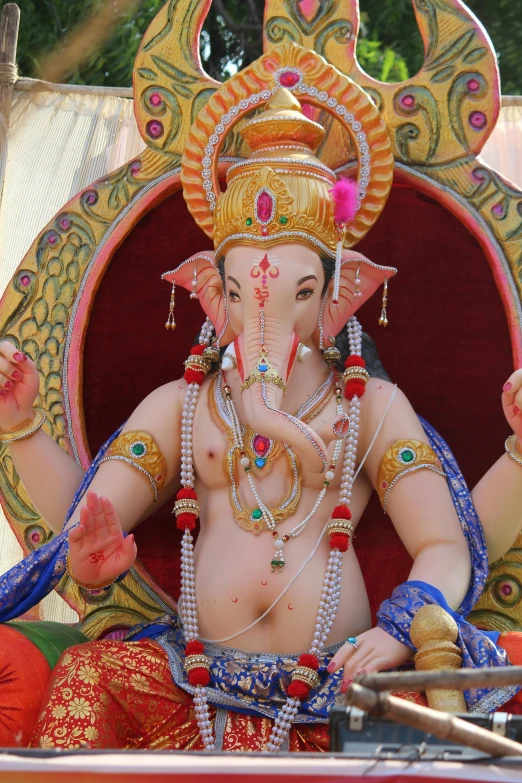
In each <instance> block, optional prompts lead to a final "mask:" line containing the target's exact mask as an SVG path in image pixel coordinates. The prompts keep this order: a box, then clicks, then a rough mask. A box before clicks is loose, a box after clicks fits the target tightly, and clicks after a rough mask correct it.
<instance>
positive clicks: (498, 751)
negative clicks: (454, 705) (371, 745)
mask: <svg viewBox="0 0 522 783" xmlns="http://www.w3.org/2000/svg"><path fill="white" fill-rule="evenodd" d="M346 699H347V702H348V704H351V705H353V706H354V707H359V709H361V710H364V711H365V712H368V713H369V714H370V715H374V716H376V717H379V718H389V719H390V720H393V721H395V722H396V723H402V724H403V725H405V726H411V727H412V728H414V729H420V730H421V731H425V732H426V733H427V734H433V736H434V737H437V738H438V739H440V740H449V741H450V742H454V743H455V744H457V745H465V746H467V747H470V748H475V749H476V750H479V751H481V752H482V753H488V754H489V755H490V756H522V745H520V744H519V743H518V742H514V741H513V740H510V739H506V738H505V737H500V736H499V735H498V734H493V732H492V731H488V729H483V728H481V727H480V726H474V725H473V724H471V723H467V722H466V721H464V720H462V719H461V718H455V717H454V716H453V715H450V714H449V713H448V712H438V711H437V710H432V709H430V708H429V707H421V706H420V705H419V704H412V703H411V702H409V701H406V700H405V699H399V698H397V697H396V696H389V695H388V694H385V693H376V692H375V691H371V690H369V689H368V688H363V687H362V686H361V685H358V684H357V683H352V684H351V685H350V687H349V688H348V691H347V692H346Z"/></svg>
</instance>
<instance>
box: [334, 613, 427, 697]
mask: <svg viewBox="0 0 522 783" xmlns="http://www.w3.org/2000/svg"><path fill="white" fill-rule="evenodd" d="M357 644H358V649H355V647H354V646H353V645H352V644H349V643H348V644H344V645H343V646H342V647H341V649H340V650H338V651H337V652H336V653H335V655H334V657H333V658H332V660H331V662H330V664H329V666H328V671H329V672H336V671H338V670H339V669H341V668H342V667H343V666H344V672H343V682H342V685H341V691H342V692H343V693H344V692H345V690H346V689H347V687H348V685H349V684H350V682H351V681H352V680H353V678H354V677H355V676H356V675H357V674H363V673H364V674H370V672H380V671H385V670H387V669H395V668H396V667H397V666H402V665H403V664H404V663H406V661H408V660H409V659H410V658H411V656H412V654H413V653H412V651H411V650H410V648H409V647H406V645H405V644H401V643H400V642H398V641H397V640H396V639H394V638H393V636H390V634H389V633H386V631H383V630H382V628H372V629H371V630H370V631H365V633H361V634H359V636H357Z"/></svg>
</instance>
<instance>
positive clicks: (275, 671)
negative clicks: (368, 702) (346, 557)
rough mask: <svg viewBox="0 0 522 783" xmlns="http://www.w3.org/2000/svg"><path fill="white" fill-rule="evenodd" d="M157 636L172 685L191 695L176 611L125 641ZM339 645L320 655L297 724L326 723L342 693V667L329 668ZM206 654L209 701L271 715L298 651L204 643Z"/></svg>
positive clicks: (277, 706)
mask: <svg viewBox="0 0 522 783" xmlns="http://www.w3.org/2000/svg"><path fill="white" fill-rule="evenodd" d="M147 638H148V639H151V638H152V639H155V641H156V642H157V643H158V644H160V645H161V647H162V648H163V649H164V650H165V653H166V655H167V657H168V660H169V663H170V671H171V675H172V679H173V680H174V682H175V684H176V685H177V686H178V687H180V688H182V689H183V690H184V691H186V692H187V693H189V694H193V693H195V688H194V686H192V685H190V683H189V682H188V679H187V673H186V672H185V668H184V661H185V653H184V646H185V643H184V638H183V630H182V627H181V622H180V620H179V618H178V617H177V616H176V615H167V616H165V617H164V618H161V619H160V620H157V621H156V623H155V624H154V625H153V626H147V625H145V626H143V628H142V629H140V630H137V631H136V630H134V631H133V632H132V633H131V634H130V635H129V636H128V637H127V639H131V640H134V641H136V640H142V639H147ZM340 646H341V643H339V644H335V645H331V646H330V647H327V648H326V649H325V650H324V652H323V653H322V654H321V655H320V656H319V669H318V670H317V673H318V675H319V685H318V687H317V688H314V689H313V691H312V693H311V695H310V698H309V699H307V700H306V701H305V702H303V704H302V705H301V708H300V710H299V714H298V715H297V716H296V722H297V723H317V722H319V723H326V722H327V721H328V713H329V711H330V708H331V706H332V704H334V703H335V701H336V700H338V701H339V703H342V702H343V699H342V697H341V693H340V688H341V676H342V670H341V671H339V672H335V673H333V674H330V673H329V672H327V670H326V667H327V666H328V664H329V662H330V660H331V659H332V656H333V655H334V653H335V652H337V650H338V649H339V647H340ZM205 654H206V655H207V656H208V657H209V658H210V660H211V666H210V674H211V686H210V687H209V688H207V700H208V703H209V704H212V705H213V706H214V707H217V708H224V709H227V708H230V709H233V710H239V711H240V712H244V713H247V714H249V715H258V716H266V717H268V718H275V716H276V714H277V712H278V710H279V709H280V708H281V707H282V706H283V704H284V703H285V701H286V698H287V697H286V689H287V688H288V686H289V684H290V681H291V674H292V672H293V670H294V669H295V667H296V666H297V660H298V658H299V655H277V654H276V653H246V652H243V651H242V650H236V649H235V648H234V647H225V646H224V645H221V644H214V643H208V642H207V643H206V644H205Z"/></svg>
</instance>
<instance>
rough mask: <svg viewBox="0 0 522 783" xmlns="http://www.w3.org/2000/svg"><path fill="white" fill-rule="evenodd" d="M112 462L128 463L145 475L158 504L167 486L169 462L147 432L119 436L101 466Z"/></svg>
mask: <svg viewBox="0 0 522 783" xmlns="http://www.w3.org/2000/svg"><path fill="white" fill-rule="evenodd" d="M112 460H119V461H121V462H126V463H127V465H132V467H133V468H136V470H139V471H140V473H143V475H144V476H146V477H147V478H148V480H149V481H150V486H151V489H152V494H153V496H154V502H156V500H157V499H158V496H159V494H160V492H161V491H162V489H163V488H164V486H165V478H166V475H167V461H166V460H165V457H164V456H163V454H162V453H161V451H160V449H159V447H158V445H157V444H156V443H155V441H154V439H153V438H152V437H151V436H150V435H149V434H148V433H147V432H142V431H141V430H139V431H134V432H126V433H125V434H123V435H119V436H118V437H117V438H116V439H115V440H114V441H113V442H112V443H111V445H110V446H109V448H108V450H107V453H106V454H105V456H104V457H103V459H102V460H100V464H101V463H102V462H110V461H112Z"/></svg>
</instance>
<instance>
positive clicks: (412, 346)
mask: <svg viewBox="0 0 522 783" xmlns="http://www.w3.org/2000/svg"><path fill="white" fill-rule="evenodd" d="M210 3H211V0H169V2H167V3H166V4H165V6H164V7H163V8H162V10H161V11H160V12H159V14H158V16H157V17H156V19H155V20H154V21H153V23H152V24H151V26H150V28H149V30H148V31H147V33H146V35H145V37H144V39H143V42H142V45H141V49H140V51H139V54H138V57H137V60H136V64H135V70H134V99H135V112H136V119H137V123H138V126H139V130H140V133H141V135H142V137H143V139H144V141H145V143H146V149H145V150H144V152H143V153H142V154H141V155H139V156H138V157H137V158H135V159H134V160H131V161H129V162H128V163H127V164H126V165H124V166H123V167H122V168H121V169H119V170H118V171H116V172H114V173H112V174H110V175H109V176H106V177H104V178H103V179H101V180H99V181H97V182H95V183H94V184H93V185H92V186H91V187H89V188H87V189H86V190H84V191H82V192H81V193H79V194H78V195H77V196H76V197H74V198H73V199H72V200H71V201H70V202H69V203H68V204H66V205H65V206H64V207H63V209H62V210H61V211H60V212H59V213H58V214H57V215H56V217H55V218H54V219H53V220H52V221H51V222H50V223H49V224H48V225H47V226H46V228H45V229H44V230H43V231H42V232H41V233H40V235H39V236H38V237H37V238H36V240H35V241H34V243H33V245H32V247H31V249H30V250H29V252H28V253H27V255H26V257H25V258H24V260H23V262H22V264H21V265H20V267H19V268H18V270H17V271H16V273H15V275H14V276H13V278H12V281H11V283H10V285H9V287H8V289H7V291H6V293H5V294H4V297H3V298H2V301H1V303H0V324H1V326H0V328H1V333H2V335H3V336H4V337H7V338H8V339H11V340H12V341H13V342H14V343H15V344H16V346H17V347H19V348H20V349H21V350H22V351H24V352H25V353H27V354H28V355H30V356H31V358H32V359H33V360H34V361H35V362H36V364H37V366H38V369H39V372H40V394H39V398H38V400H37V404H38V406H39V407H41V408H42V409H43V410H44V411H45V412H46V414H47V423H46V425H45V427H46V431H47V432H48V433H49V434H50V435H51V436H52V437H53V438H54V439H55V440H56V441H57V442H58V443H59V445H60V446H61V447H62V448H64V449H65V450H66V451H68V452H69V453H70V454H71V455H73V456H74V458H75V459H76V460H77V461H78V462H79V463H80V464H81V465H82V466H83V467H84V468H87V467H88V465H89V464H90V462H91V460H92V456H93V455H94V454H95V453H96V452H97V450H98V449H99V447H100V446H101V445H102V443H103V442H104V441H105V440H106V439H107V438H108V437H109V436H110V435H111V433H112V432H114V430H116V429H117V427H118V426H119V425H120V424H121V423H122V422H123V421H124V420H125V419H126V418H127V417H128V416H129V414H130V413H131V412H132V410H133V409H134V408H135V407H136V405H137V404H138V403H139V402H140V401H141V400H142V399H143V398H144V397H145V396H146V395H147V394H148V393H149V392H150V391H152V390H153V389H154V388H156V387H157V386H159V385H161V384H163V383H166V382H168V381H171V380H172V379H173V378H176V377H179V376H180V375H181V374H182V372H183V368H182V361H183V359H184V358H185V357H186V356H187V354H188V352H189V349H190V346H191V344H192V341H193V339H194V337H195V336H196V334H197V333H198V331H199V328H200V326H201V323H202V321H203V318H204V316H203V315H202V312H201V310H200V308H199V306H198V305H197V304H192V303H191V302H190V301H189V296H188V293H187V292H185V291H183V290H181V291H180V293H179V294H178V297H179V298H178V302H177V306H176V318H177V322H178V328H177V330H176V332H174V334H172V333H171V332H169V331H166V330H165V328H164V322H165V319H166V316H167V312H168V298H169V291H168V289H167V288H166V287H165V286H164V283H162V282H161V280H160V275H161V273H163V272H165V271H166V270H168V269H172V268H174V267H176V266H177V265H178V264H179V263H180V262H181V261H183V260H184V259H185V258H187V257H188V256H190V255H191V254H193V253H194V252H195V251H196V250H204V249H210V241H209V239H208V238H207V237H206V236H205V235H204V234H203V233H202V231H201V230H200V229H199V228H198V227H197V226H196V224H195V222H194V221H193V220H192V218H191V217H190V215H189V214H188V210H187V208H186V206H185V202H184V199H183V195H182V192H181V183H180V160H181V156H182V154H183V151H184V150H183V140H184V139H185V137H186V134H187V132H188V130H189V128H190V126H191V124H192V122H193V120H194V118H195V116H196V115H197V113H198V111H199V110H200V108H201V107H202V106H204V105H205V103H206V102H207V101H208V99H209V98H210V96H211V95H212V94H213V93H214V92H215V90H216V88H217V87H218V86H219V85H218V83H217V82H215V81H213V80H212V79H210V78H209V77H208V76H207V75H206V74H205V73H204V72H203V70H202V67H201V63H200V60H199V56H198V49H199V34H200V31H201V27H202V24H203V22H204V20H205V17H206V14H207V12H208V9H209V6H210ZM414 8H415V14H416V17H417V21H418V25H419V29H420V31H421V34H422V36H423V39H424V44H425V51H426V56H425V62H424V65H423V67H422V69H421V70H420V72H419V73H418V74H417V75H416V76H414V77H413V78H411V79H410V80H409V81H407V82H404V83H401V84H384V83H381V82H378V81H376V80H374V79H372V78H370V77H369V76H368V75H367V74H365V73H364V72H363V71H362V70H361V68H360V67H359V65H358V63H357V60H356V57H355V46H356V40H357V34H358V27H359V16H358V3H357V0H341V2H334V0H326V2H323V3H317V2H309V1H308V0H266V8H265V20H264V48H265V52H270V51H272V50H275V49H276V48H277V47H280V46H281V45H282V44H287V43H289V42H293V43H296V44H298V45H299V46H301V47H303V48H304V49H312V50H315V51H316V52H317V53H319V54H320V55H322V56H323V57H324V58H325V59H326V60H327V61H328V62H330V63H332V64H333V65H335V66H336V67H337V68H338V69H339V70H340V71H341V72H343V73H344V74H346V75H347V76H348V77H350V78H351V79H352V80H353V81H355V82H356V83H357V84H359V85H360V86H361V87H362V88H363V89H364V90H365V91H366V92H367V93H368V94H369V95H370V96H371V98H372V100H373V101H374V103H375V104H376V105H377V107H378V108H379V110H380V112H381V114H382V116H383V118H384V120H385V122H386V125H387V128H388V130H389V133H390V138H391V142H392V146H393V151H394V156H395V161H396V163H395V176H394V183H393V187H392V190H391V194H390V197H389V199H388V201H387V203H386V205H385V207H384V210H383V212H382V214H381V216H380V219H379V220H378V222H377V224H376V225H375V227H374V228H373V230H372V231H371V232H370V233H369V234H368V235H367V236H366V237H365V238H364V239H363V240H362V241H361V242H360V244H359V245H358V249H360V250H361V251H362V252H363V253H364V254H365V255H366V256H368V257H369V258H370V259H373V260H374V261H376V262H377V263H379V264H383V265H393V266H396V267H397V268H398V269H399V275H398V277H397V279H396V280H394V281H392V283H391V286H390V302H389V318H390V326H389V327H388V329H387V330H386V331H382V332H380V330H378V327H377V322H378V318H379V313H380V303H379V302H378V301H377V300H375V301H370V302H368V303H367V304H366V305H365V306H364V307H363V308H362V310H361V311H360V320H361V322H362V324H363V328H364V329H365V330H366V331H367V332H368V333H369V334H370V335H371V336H372V337H373V338H374V339H375V341H376V343H377V347H378V350H379V353H380V355H381V359H382V361H383V364H384V367H385V369H386V370H387V372H388V374H389V376H390V377H391V378H392V379H393V380H394V381H395V382H397V383H398V384H399V385H400V386H401V388H403V389H404V391H405V392H406V394H407V395H408V397H409V398H410V400H411V401H412V403H413V405H414V406H415V408H416V410H417V411H418V413H420V414H422V415H423V416H424V417H425V418H426V419H428V421H430V423H431V424H433V425H434V426H435V427H436V428H437V429H438V430H439V431H440V432H441V433H442V434H443V435H444V437H445V438H446V439H447V440H448V441H449V443H450V445H451V447H452V449H453V450H454V452H455V455H456V457H457V459H458V461H459V464H460V466H461V468H462V470H463V473H464V476H465V477H466V480H467V481H468V484H469V485H470V486H473V485H474V484H475V483H476V481H477V480H478V479H479V478H480V476H481V475H483V473H484V472H485V470H486V469H487V468H488V467H489V466H490V465H491V464H492V463H493V461H494V460H495V459H496V458H498V456H500V454H501V453H502V434H503V433H504V432H505V434H507V431H506V424H505V422H504V419H503V416H502V412H501V407H500V399H499V398H500V389H501V387H502V384H503V382H504V380H505V378H506V377H507V376H508V375H509V373H510V371H511V369H512V366H513V358H514V360H515V362H516V364H517V366H520V365H521V364H522V331H521V326H522V266H521V264H522V193H521V192H520V191H519V190H517V188H516V187H515V186H514V185H512V184H511V183H510V182H509V181H507V180H506V179H505V178H503V177H502V176H500V175H499V174H497V173H496V172H495V171H493V170H491V169H490V168H488V166H487V165H486V164H484V163H483V162H482V161H481V159H480V157H479V154H480V151H481V149H482V147H483V145H484V144H485V142H486V140H487V139H488V137H489V135H490V134H491V132H492V130H493V128H494V126H495V122H496V120H497V117H498V112H499V105H500V87H499V76H498V71H497V65H496V58H495V54H494V51H493V49H492V45H491V42H490V40H489V38H488V36H487V34H486V33H485V31H484V30H483V28H482V27H481V25H480V23H479V22H478V21H477V20H476V18H475V17H474V16H473V15H472V14H471V12H470V11H469V10H468V9H467V8H466V6H465V5H464V4H463V3H462V2H461V1H460V0H423V1H422V2H421V1H420V0H415V2H414ZM305 108H306V111H307V112H308V113H309V115H310V116H312V117H313V118H314V119H316V120H318V121H319V122H321V123H322V124H323V125H324V126H325V127H326V128H327V130H328V133H327V137H326V141H325V142H324V145H323V148H322V149H321V150H319V156H320V157H322V158H323V160H324V161H325V162H326V163H327V165H329V166H330V167H331V168H334V169H335V170H336V171H337V172H339V173H341V172H343V171H348V172H349V171H351V170H354V169H355V171H356V170H357V160H356V157H355V154H354V150H353V148H352V146H351V144H350V140H349V138H348V136H347V134H346V133H345V132H344V131H343V130H342V129H341V127H340V125H339V124H338V123H336V121H335V119H334V118H332V116H331V114H328V113H326V112H325V111H324V106H323V105H322V104H321V97H320V96H318V95H313V94H308V95H306V104H305ZM229 138H230V141H229V143H228V146H227V147H226V148H225V149H223V150H222V157H221V160H220V174H222V175H223V176H224V174H225V172H226V169H227V166H229V165H230V164H231V163H232V162H234V161H236V160H237V159H238V158H241V157H242V156H243V155H244V154H245V150H244V149H243V148H242V146H241V145H242V142H241V139H240V137H239V135H238V134H230V136H229ZM115 356H117V358H118V369H117V371H116V370H115V367H114V361H113V359H114V357H115ZM463 413H464V415H463ZM0 489H1V495H2V505H3V509H4V512H5V514H6V517H7V519H8V521H9V523H10V525H11V527H12V529H13V531H14V532H15V534H16V536H17V538H18V540H19V542H20V544H21V546H22V548H23V549H24V552H25V553H29V552H31V551H33V550H34V549H35V548H38V547H41V546H42V545H44V544H45V543H46V542H48V541H49V540H50V537H51V536H52V533H51V532H50V530H49V528H48V527H47V525H46V523H45V520H43V519H41V518H40V516H39V514H38V512H37V511H36V510H35V509H34V507H33V506H32V504H31V502H30V499H29V497H28V495H27V493H26V491H25V489H24V487H23V485H22V484H21V482H20V480H19V478H18V477H17V475H16V472H15V470H14V468H13V464H12V461H11V459H10V456H9V453H8V451H7V450H5V449H4V450H2V451H1V452H0ZM179 536H180V533H179V532H178V531H177V529H176V526H175V523H174V518H173V517H172V516H171V506H170V504H166V505H164V506H162V507H159V508H158V509H157V510H156V511H155V512H154V513H153V514H152V515H151V516H150V518H149V519H148V520H147V524H146V525H142V526H141V527H140V528H139V529H138V530H137V531H136V540H137V544H138V551H139V560H138V562H137V563H136V565H135V566H134V567H133V568H132V569H131V570H130V572H129V574H128V575H127V576H126V577H125V579H124V580H123V581H122V582H120V583H118V584H115V585H113V586H111V587H110V588H108V589H104V590H101V591H99V593H98V594H94V593H93V592H85V591H83V590H82V589H81V588H79V587H78V586H77V585H75V584H74V583H73V582H72V581H71V580H70V579H69V578H68V576H67V575H65V576H64V577H63V578H62V580H61V582H60V584H59V586H58V588H57V590H58V592H59V593H60V595H61V596H62V597H63V598H64V599H65V600H66V601H67V603H68V604H69V605H70V606H71V607H72V608H73V609H75V610H76V611H77V612H78V615H79V624H78V626H77V628H76V629H75V630H76V631H78V630H79V631H81V632H82V633H83V634H84V635H85V637H87V638H91V639H96V638H104V637H107V636H108V635H111V634H112V635H115V634H123V633H124V631H125V629H127V628H129V627H130V626H132V625H136V624H137V623H140V622H144V621H148V620H151V619H153V618H155V617H157V616H158V615H160V614H162V613H164V612H165V611H169V610H171V609H174V608H175V606H176V597H177V596H178V594H179V587H180V584H179V568H178V554H177V553H178V552H179ZM355 547H356V550H357V555H358V557H359V560H360V562H361V566H362V569H363V573H364V577H365V581H366V584H367V586H368V591H369V595H370V600H371V605H372V609H373V611H374V612H375V610H376V608H377V607H378V606H379V604H380V603H381V601H382V600H384V599H385V598H386V597H388V596H389V595H390V594H391V592H392V590H393V588H394V587H395V586H396V585H397V584H399V583H401V582H403V581H404V580H405V579H406V578H407V574H408V570H409V567H410V561H409V558H408V555H407V554H406V552H405V550H404V548H403V546H402V544H401V542H400V541H399V539H398V537H397V535H396V534H395V532H394V530H393V527H392V525H391V523H390V522H389V520H388V519H387V517H385V516H384V515H383V513H382V510H381V508H380V506H379V504H378V502H377V501H376V499H375V500H374V502H373V503H372V504H371V506H370V507H369V509H368V510H367V512H366V515H365V518H364V520H363V522H362V523H361V525H360V526H359V529H358V535H357V539H356V541H355ZM382 563H386V568H383V567H382ZM521 566H522V538H520V539H519V540H518V541H517V542H516V544H515V546H514V548H513V549H512V550H511V551H510V553H508V555H506V556H505V557H504V558H503V559H502V561H500V562H499V563H497V564H495V565H494V566H493V567H492V570H491V575H490V580H489V582H488V585H487V588H486V592H485V593H484V595H483V597H482V598H481V600H480V601H479V603H478V604H477V606H476V607H475V609H474V611H473V612H472V613H471V616H470V618H469V619H470V620H471V621H472V622H474V623H475V624H477V625H479V626H480V627H483V628H486V629H490V630H500V631H506V630H515V629H520V628H521V627H522V601H521V598H522V580H521V579H520V578H519V571H520V568H521ZM44 625H45V624H42V626H41V627H39V628H38V629H36V630H35V629H34V628H33V631H34V633H33V634H32V635H31V632H30V630H28V628H29V626H27V628H26V627H25V626H24V620H21V621H20V622H19V623H18V624H17V625H15V626H13V625H11V626H10V627H9V632H10V633H20V632H21V633H25V637H24V638H27V637H29V638H30V644H32V645H33V646H36V647H38V649H39V650H40V651H42V652H43V654H44V656H45V657H46V658H47V662H48V663H51V664H52V660H53V659H51V658H49V656H48V655H47V652H46V650H47V651H48V642H49V633H50V632H51V631H50V630H49V627H48V628H47V631H46V629H45V627H44ZM52 632H53V633H58V631H57V629H56V628H54V627H53V629H52ZM42 638H44V639H45V640H46V643H45V644H44V642H42ZM67 638H68V639H69V640H70V641H69V643H75V642H77V641H78V639H79V638H80V637H78V636H75V635H74V634H72V633H70V634H69V633H67ZM82 638H83V637H82ZM46 644H47V647H46ZM61 644H62V647H63V646H66V645H67V641H65V642H63V639H62V642H61ZM53 649H56V645H54V647H53ZM45 671H46V672H47V669H46V670H45ZM46 676H47V677H48V673H47V674H46ZM42 677H43V678H44V679H45V677H44V675H42ZM0 744H10V743H9V742H8V741H6V740H4V739H3V738H2V742H1V743H0Z"/></svg>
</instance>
